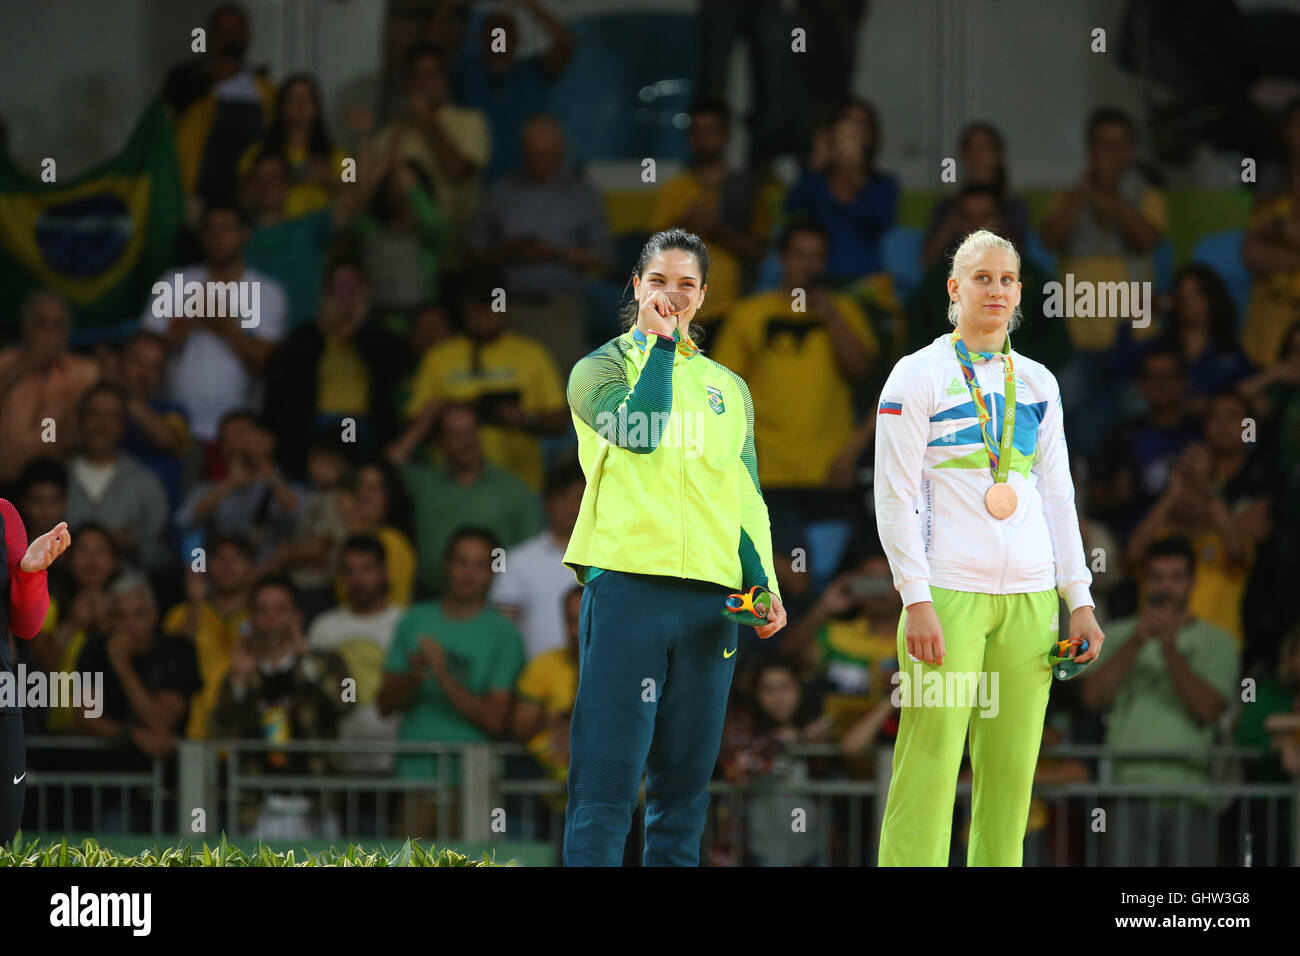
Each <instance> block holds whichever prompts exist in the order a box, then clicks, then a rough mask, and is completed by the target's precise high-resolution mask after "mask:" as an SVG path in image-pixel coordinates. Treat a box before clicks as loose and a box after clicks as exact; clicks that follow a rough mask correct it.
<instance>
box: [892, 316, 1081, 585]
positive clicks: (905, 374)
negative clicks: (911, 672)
mask: <svg viewBox="0 0 1300 956" xmlns="http://www.w3.org/2000/svg"><path fill="white" fill-rule="evenodd" d="M950 335H951V333H948V334H944V335H941V336H939V337H938V338H937V339H935V340H934V341H933V342H931V343H930V344H929V345H927V346H926V347H925V348H923V349H921V350H919V351H917V352H913V353H912V354H911V355H907V356H904V357H903V358H902V359H900V360H899V361H898V364H897V365H895V366H894V370H893V371H892V372H891V373H890V375H889V380H888V381H887V382H885V387H884V389H883V390H882V391H881V394H880V406H879V408H878V410H877V413H876V468H875V497H876V524H877V527H878V529H879V532H880V541H881V544H882V545H883V546H884V549H885V554H886V555H887V556H888V557H889V565H890V568H891V569H892V570H893V573H894V587H896V588H897V589H898V590H899V592H900V593H901V594H902V598H903V604H904V605H910V604H915V603H916V602H918V601H929V600H930V599H931V598H930V585H932V584H933V585H935V586H937V587H941V588H948V589H950V590H954V591H975V592H978V593H981V594H1022V593H1027V592H1032V591H1046V590H1049V589H1051V588H1053V587H1055V588H1056V589H1057V590H1058V591H1059V593H1060V595H1061V596H1062V597H1063V598H1064V599H1065V602H1066V604H1067V605H1068V607H1069V609H1070V611H1074V609H1075V608H1078V607H1084V606H1091V605H1093V603H1094V602H1093V600H1092V596H1091V593H1090V591H1089V585H1091V584H1092V574H1091V573H1090V572H1089V570H1088V564H1087V561H1086V559H1085V557H1084V552H1083V539H1082V538H1081V537H1080V535H1079V519H1078V515H1077V514H1076V513H1075V510H1074V483H1073V481H1072V480H1071V475H1070V465H1069V453H1068V451H1067V449H1066V445H1065V428H1064V424H1063V412H1062V409H1061V390H1060V387H1059V386H1058V385H1057V383H1056V376H1054V375H1053V374H1052V373H1051V372H1050V371H1048V369H1047V368H1046V367H1045V366H1044V365H1042V364H1041V363H1039V362H1035V361H1034V360H1033V359H1031V358H1028V357H1027V356H1024V355H1021V354H1020V353H1019V352H1017V351H1015V349H1014V347H1013V348H1012V350H1011V359H1012V364H1013V366H1014V368H1015V374H1016V421H1015V430H1014V433H1013V436H1012V449H1011V462H1010V469H1009V472H1008V475H1007V482H1008V483H1009V484H1010V485H1011V487H1012V488H1014V489H1015V492H1016V495H1017V502H1016V511H1015V513H1014V514H1013V515H1011V516H1010V517H1009V518H1006V519H1004V520H1001V521H999V520H998V519H997V518H994V517H993V516H992V515H991V514H989V513H988V511H987V509H986V508H985V507H984V493H985V492H986V491H987V490H988V488H989V486H990V485H991V484H992V483H993V472H992V470H991V468H990V466H989V456H988V451H987V450H986V449H985V447H984V441H983V438H982V437H981V435H980V426H979V418H978V417H977V414H976V411H975V402H974V400H973V399H972V398H971V394H970V391H969V389H968V388H967V387H966V380H965V378H964V377H963V375H962V371H961V363H960V362H959V361H958V359H957V355H956V353H955V352H954V351H953V348H952V345H951V344H950V342H949V336H950ZM971 358H972V360H973V364H974V368H975V378H976V380H977V381H978V382H979V385H980V389H981V391H982V392H983V394H984V401H985V403H986V404H987V405H988V407H989V410H990V412H991V413H992V415H993V422H994V435H995V437H996V438H997V439H998V440H999V441H1000V440H1001V437H1002V420H1003V418H1002V416H1003V414H1004V412H1005V407H1006V406H1005V397H1004V396H1005V391H1006V389H1005V385H1006V382H1005V372H1004V370H1003V357H1002V356H1001V355H995V356H994V357H993V358H992V359H988V360H985V359H983V358H981V357H980V353H978V352H972V353H971Z"/></svg>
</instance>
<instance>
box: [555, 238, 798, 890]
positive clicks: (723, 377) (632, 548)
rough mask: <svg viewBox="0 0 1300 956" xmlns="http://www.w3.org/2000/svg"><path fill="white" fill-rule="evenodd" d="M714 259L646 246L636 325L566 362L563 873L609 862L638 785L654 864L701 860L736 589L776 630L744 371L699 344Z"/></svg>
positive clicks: (694, 243)
mask: <svg viewBox="0 0 1300 956" xmlns="http://www.w3.org/2000/svg"><path fill="white" fill-rule="evenodd" d="M708 271H709V253H708V250H707V249H706V248H705V246H704V243H703V242H701V241H700V239H699V237H698V236H695V235H693V234H692V233H689V232H686V231H684V230H682V229H669V230H666V231H664V232H659V233H656V234H655V235H653V236H651V237H650V240H649V242H647V243H646V245H645V248H644V249H642V251H641V256H640V258H639V260H638V262H637V266H636V269H635V271H634V272H633V275H632V285H633V289H634V297H635V300H634V302H632V303H631V304H630V305H629V308H628V312H627V315H626V318H627V321H628V329H627V331H626V332H624V333H623V334H622V335H620V336H618V337H616V338H613V339H611V340H610V341H608V342H606V343H605V344H604V345H602V346H601V347H600V348H598V349H596V350H595V351H594V352H592V353H591V354H590V355H588V356H587V357H586V358H584V359H582V360H581V361H580V362H578V364H577V365H575V366H574V368H573V371H572V373H571V374H570V376H569V388H568V399H569V406H570V408H571V410H572V412H573V422H574V427H575V428H576V429H577V432H578V453H579V458H580V460H581V462H582V469H583V472H584V473H585V474H586V477H587V487H586V490H585V492H584V493H583V496H582V507H581V511H580V512H579V516H578V522H577V525H576V526H575V528H574V530H573V534H572V536H571V537H570V538H569V546H568V550H567V551H566V552H565V555H564V563H565V564H566V565H568V566H569V567H570V568H571V569H572V570H573V572H574V574H575V575H576V576H577V578H578V581H579V583H580V584H582V585H584V589H583V596H582V605H581V613H580V621H579V628H580V638H579V639H580V648H579V678H578V696H577V700H576V702H575V704H574V709H573V720H572V723H571V729H570V742H569V753H570V763H569V803H568V808H567V811H566V814H565V832H564V862H565V864H566V865H569V866H617V865H619V864H620V863H621V862H622V859H623V847H624V843H625V841H626V840H627V835H628V831H629V830H630V828H631V822H632V812H633V810H634V809H635V808H636V802H637V791H638V789H639V787H640V783H641V776H642V774H643V773H644V774H645V778H646V818H645V830H646V833H645V857H644V862H645V865H647V866H696V865H698V864H699V851H700V839H701V836H702V834H703V831H704V823H705V812H706V810H707V808H708V803H709V795H708V790H707V787H708V782H709V778H710V777H711V776H712V773H713V766H714V763H715V762H716V760H717V756H718V747H719V744H720V742H721V739H722V725H723V718H724V715H725V712H726V706H727V695H728V692H729V691H730V688H731V677H732V672H733V671H734V669H735V655H736V650H737V647H738V632H737V627H738V625H737V624H736V622H735V620H732V619H729V618H727V617H724V616H723V612H724V610H725V606H726V601H727V597H728V595H729V594H731V593H733V592H751V589H753V588H755V587H757V588H759V589H760V590H759V591H757V592H752V593H755V594H758V595H763V594H764V592H765V591H766V592H767V596H768V598H769V605H770V606H769V607H768V610H767V613H766V621H767V623H766V624H764V625H762V626H759V627H757V628H756V630H757V632H758V636H759V637H762V638H766V637H770V636H771V635H772V634H775V633H776V632H777V631H779V630H780V629H781V628H782V627H784V626H785V610H784V608H783V607H782V606H781V600H780V593H779V589H778V587H777V582H776V573H775V571H774V569H773V565H772V536H771V531H770V527H769V524H768V516H767V506H766V504H764V502H763V495H762V491H761V489H760V488H759V484H758V462H757V458H756V457H755V454H754V406H753V402H752V401H751V400H750V396H749V388H748V387H747V386H746V385H745V383H744V381H743V380H742V379H741V378H740V376H738V375H736V374H735V373H734V372H731V371H729V370H728V369H726V368H724V367H723V366H721V365H719V364H718V363H717V362H714V361H713V360H712V359H710V358H708V357H707V356H706V355H704V353H703V352H702V351H700V349H699V348H698V347H697V346H696V345H695V343H694V341H692V338H691V334H690V322H691V318H692V317H693V316H694V315H695V313H696V312H697V311H698V310H699V308H700V305H701V304H702V303H703V301H704V294H705V291H706V289H707V288H708V287H707V284H706V283H707V280H708Z"/></svg>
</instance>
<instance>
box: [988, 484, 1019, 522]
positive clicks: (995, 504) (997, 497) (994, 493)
mask: <svg viewBox="0 0 1300 956" xmlns="http://www.w3.org/2000/svg"><path fill="white" fill-rule="evenodd" d="M984 507H985V508H987V509H988V511H989V514H991V515H992V516H993V517H995V518H997V519H998V520H999V521H1003V520H1005V519H1007V518H1010V517H1011V516H1012V515H1013V514H1015V513H1016V490H1015V489H1014V488H1012V487H1011V486H1010V485H1009V484H1007V483H1006V482H1005V481H1000V482H995V483H994V484H992V485H991V486H989V490H988V491H986V492H984Z"/></svg>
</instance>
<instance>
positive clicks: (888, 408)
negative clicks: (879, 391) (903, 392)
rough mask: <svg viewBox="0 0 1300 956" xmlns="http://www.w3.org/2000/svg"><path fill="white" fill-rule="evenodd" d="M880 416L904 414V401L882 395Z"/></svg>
mask: <svg viewBox="0 0 1300 956" xmlns="http://www.w3.org/2000/svg"><path fill="white" fill-rule="evenodd" d="M880 414H882V415H901V414H903V400H902V399H901V398H895V397H893V396H891V395H882V396H881V397H880Z"/></svg>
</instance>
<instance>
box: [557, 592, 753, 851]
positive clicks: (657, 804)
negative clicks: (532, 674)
mask: <svg viewBox="0 0 1300 956" xmlns="http://www.w3.org/2000/svg"><path fill="white" fill-rule="evenodd" d="M729 593H730V591H729V589H728V588H725V587H722V586H721V585H717V584H708V583H705V582H702V581H687V580H682V579H680V578H665V577H653V576H650V575H642V574H627V573H624V572H621V571H605V572H604V573H603V574H600V575H599V576H597V577H596V579H595V580H593V581H592V582H591V583H589V584H588V585H587V586H586V588H585V589H584V591H583V595H582V605H581V613H580V616H579V630H580V638H579V639H580V642H581V645H580V650H579V655H578V660H579V677H578V697H577V700H576V702H575V703H574V708H573V720H572V723H571V724H570V731H569V755H570V756H569V805H568V809H567V810H566V812H565V819H564V863H565V865H566V866H619V865H620V864H621V863H622V862H623V847H624V844H625V842H626V840H627V835H628V831H629V830H630V829H631V825H632V814H633V811H634V810H635V809H636V803H637V791H638V789H639V788H640V784H641V775H642V774H643V773H644V774H645V782H646V817H645V857H644V865H646V866H698V865H699V862H700V840H701V838H702V836H703V833H704V823H705V813H706V811H707V810H708V806H709V793H708V789H707V788H708V783H709V778H710V777H711V776H712V775H713V766H714V764H715V763H716V762H717V759H718V747H719V746H720V744H721V743H722V725H723V721H724V719H725V717H726V711H727V695H728V693H729V692H730V690H731V676H732V672H733V671H734V670H735V667H736V649H737V643H736V642H737V637H738V631H739V625H737V624H736V623H734V622H732V621H729V620H727V619H726V618H724V617H723V616H722V608H723V603H724V601H725V600H726V597H727V595H728V594H729Z"/></svg>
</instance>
